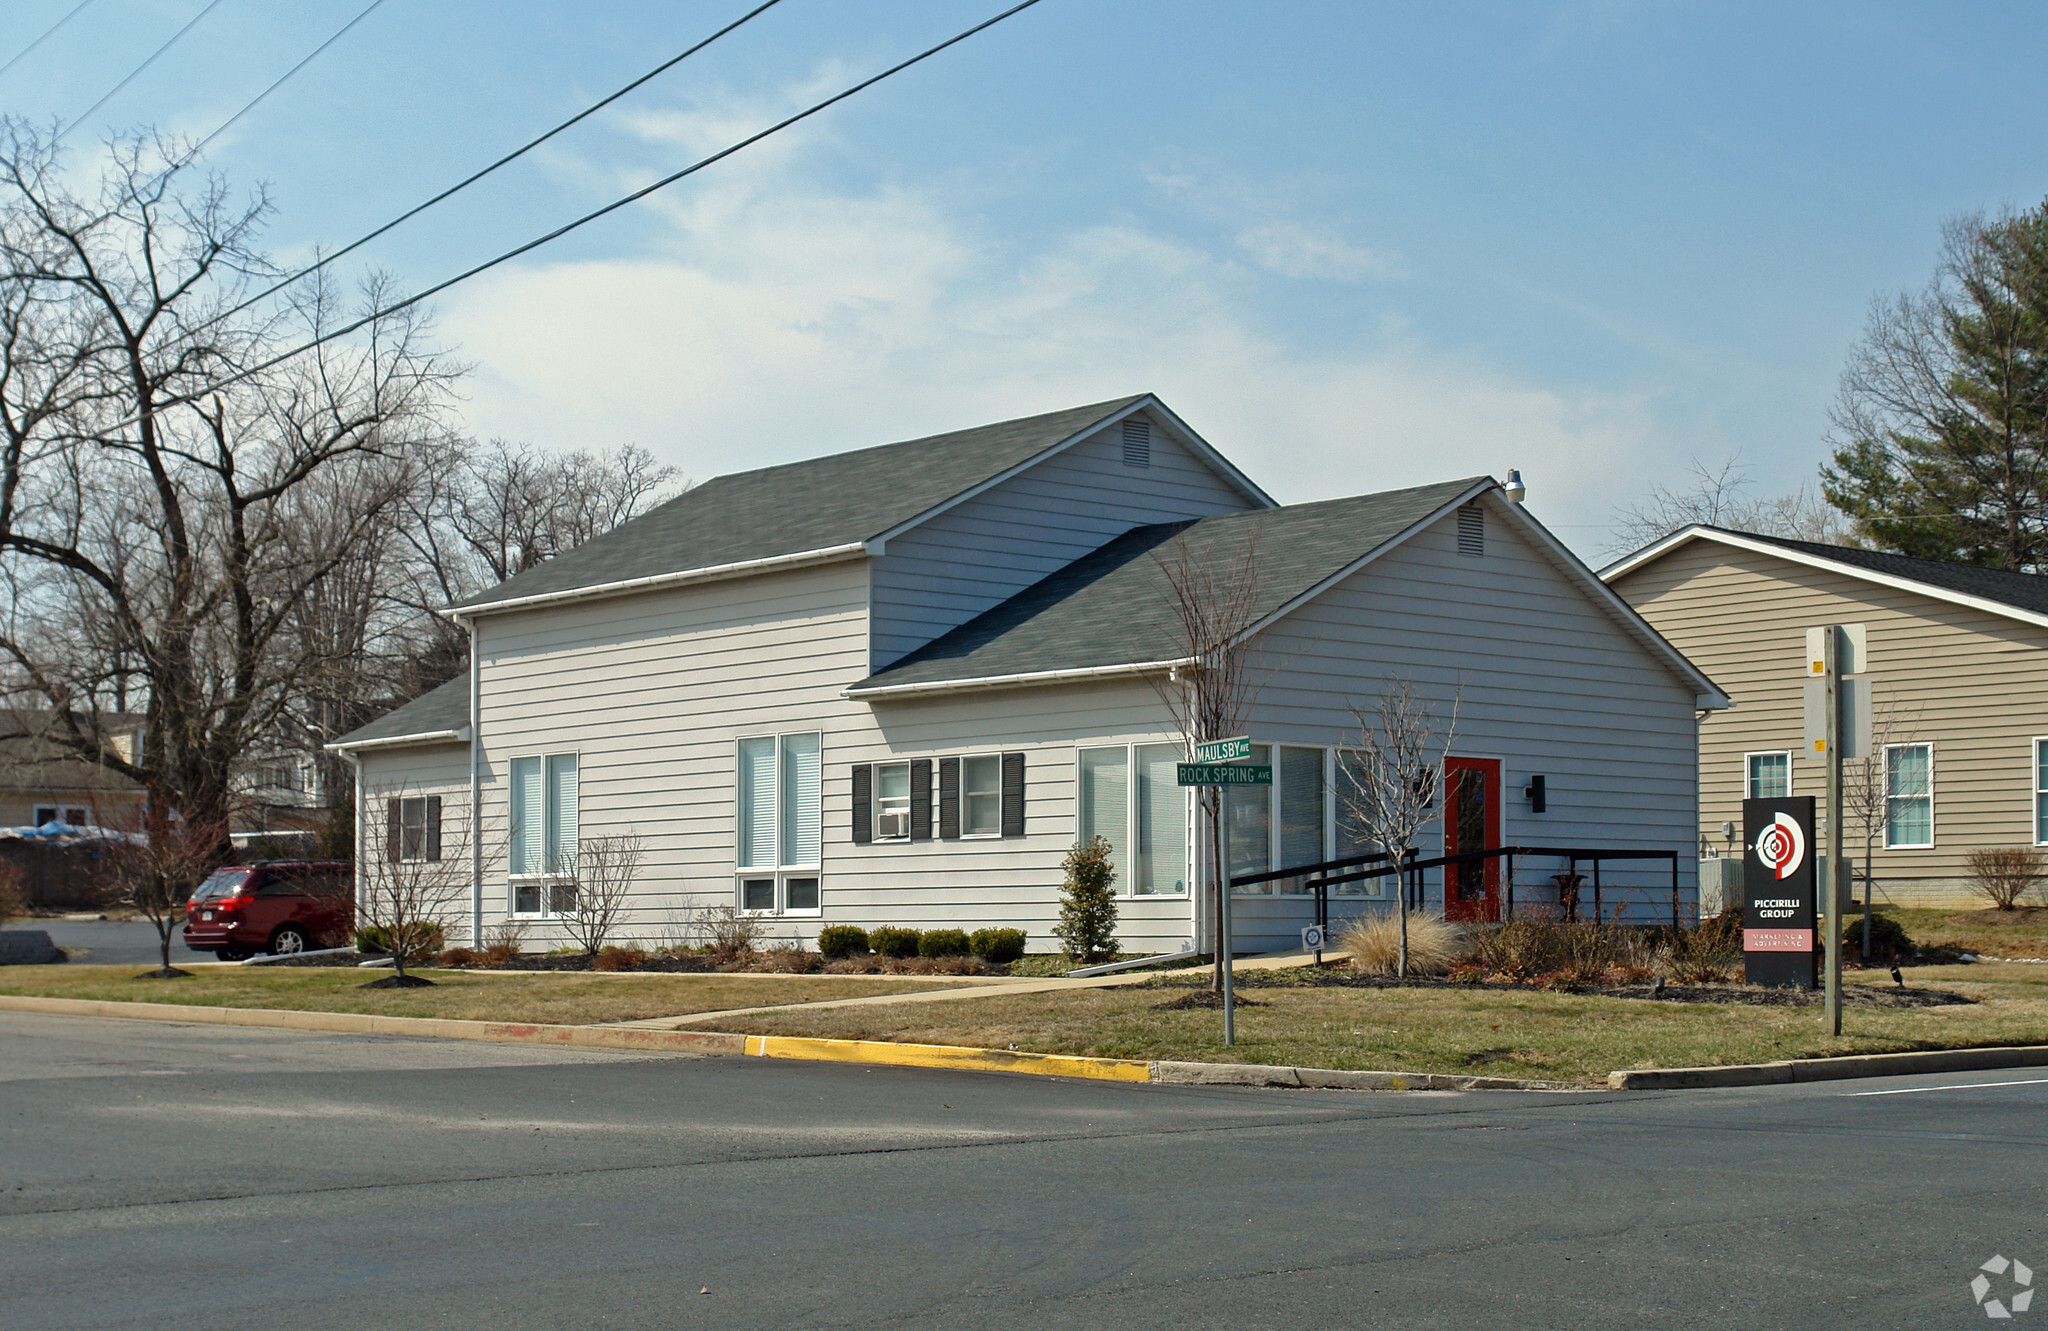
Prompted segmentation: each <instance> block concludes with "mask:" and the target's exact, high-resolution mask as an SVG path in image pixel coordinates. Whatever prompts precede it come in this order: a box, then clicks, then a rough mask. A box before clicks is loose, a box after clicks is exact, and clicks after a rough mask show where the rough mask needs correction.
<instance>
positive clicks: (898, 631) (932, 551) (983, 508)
mask: <svg viewBox="0 0 2048 1331" xmlns="http://www.w3.org/2000/svg"><path fill="white" fill-rule="evenodd" d="M1150 437H1151V443H1150V448H1149V452H1148V455H1147V456H1148V461H1147V465H1146V466H1145V467H1144V468H1142V469H1140V468H1135V467H1128V466H1125V465H1124V445H1123V431H1122V422H1119V423H1118V424H1116V425H1112V426H1109V427H1107V428H1105V429H1103V430H1100V431H1098V432H1097V433H1096V434H1095V435H1093V436H1091V437H1090V438H1088V439H1084V440H1082V441H1081V442H1079V443H1077V444H1075V445H1073V446H1072V447H1071V448H1069V449H1067V450H1066V451H1065V452H1063V453H1061V454H1060V455H1059V456H1057V457H1053V458H1048V459H1047V460H1045V461H1044V462H1041V463H1039V464H1038V465H1037V466H1034V467H1032V468H1031V469H1030V470H1028V471H1025V472H1023V473H1021V474H1019V475H1017V476H1014V477H1012V478H1010V479H1009V480H1007V481H1005V482H1003V483H1002V484H1001V485H999V486H996V487H995V488H994V489H992V490H989V491H987V492H986V493H984V494H980V495H977V496H975V497H974V498H972V499H969V500H967V501H965V502H964V503H961V504H958V505H956V506H954V507H953V508H950V509H948V510H946V511H945V512H944V513H940V514H937V515H935V516H933V517H931V518H929V519H927V520H926V521H924V522H923V523H920V524H919V525H918V526H916V527H914V528H912V529H911V530H910V531H908V532H905V533H904V534H902V535H901V536H897V537H894V538H892V539H891V540H890V541H889V544H888V548H887V550H886V552H885V553H884V554H883V555H882V557H881V558H879V559H877V560H875V561H874V565H873V569H874V572H873V586H874V602H873V604H874V621H873V626H872V649H871V650H872V654H871V662H872V668H873V669H876V670H879V669H881V668H882V667H883V666H886V665H888V664H889V663H891V662H892V661H895V660H897V659H898V658H899V657H901V656H903V655H904V654H905V653H907V652H910V651H913V650H915V649H917V648H919V647H922V646H923V645H924V644H926V643H928V642H930V641H931V640H932V639H934V638H936V637H938V636H939V635H940V634H942V633H944V632H946V631H947V630H948V629H951V628H954V627H956V626H957V625H960V624H964V623H966V622H967V621H968V620H970V619H972V618H974V616H976V615H978V614H980V613H981V612H982V611H984V610H987V609H989V608H990V607H991V606H994V605H996V604H998V603H1000V602H1002V601H1004V600H1006V599H1008V598H1009V597H1011V596H1014V595H1016V594H1017V593H1018V592H1020V591H1023V590H1024V589H1025V588H1026V587H1029V586H1030V585H1031V584H1032V583H1034V582H1037V581H1038V580H1039V579H1040V578H1042V577H1044V576H1046V575H1047V574H1048V573H1053V572H1056V571H1058V570H1059V569H1062V568H1064V567H1066V566H1067V565H1068V564H1070V563H1072V562H1073V561H1074V560H1076V559H1079V558H1080V557H1081V556H1082V555H1085V554H1087V553H1088V552H1089V551H1091V550H1095V549H1097V548H1099V547H1101V546H1103V545H1105V544H1107V543H1108V542H1109V541H1112V540H1114V539H1115V538H1116V537H1118V536H1121V535H1123V534H1124V533H1125V532H1127V531H1129V530H1130V529H1131V528H1133V527H1139V526H1144V525H1146V524H1147V523H1154V522H1174V521H1179V520H1181V519H1185V518H1199V517H1207V516H1209V515H1210V514H1214V513H1235V512H1238V511H1240V510H1243V509H1247V508H1252V507H1254V506H1255V505H1254V504H1253V501H1251V500H1250V499H1247V498H1246V497H1245V496H1244V495H1242V494H1240V493H1239V492H1238V491H1237V490H1236V489H1234V488H1233V487H1232V486H1230V485H1229V484H1228V483H1227V482H1225V481H1224V480H1223V478H1222V477H1221V476H1219V475H1217V474H1216V473H1215V472H1214V471H1211V470H1210V469H1209V466H1208V464H1206V463H1204V462H1202V461H1201V460H1200V459H1199V458H1197V457H1196V456H1195V455H1194V454H1193V453H1191V452H1190V451H1188V449H1187V448H1185V447H1184V446H1182V445H1181V444H1180V443H1179V442H1178V441H1176V440H1174V439H1173V438H1172V437H1171V436H1169V435H1168V433H1167V432H1166V431H1165V430H1164V429H1160V428H1156V427H1155V428H1153V429H1152V430H1151V431H1150Z"/></svg>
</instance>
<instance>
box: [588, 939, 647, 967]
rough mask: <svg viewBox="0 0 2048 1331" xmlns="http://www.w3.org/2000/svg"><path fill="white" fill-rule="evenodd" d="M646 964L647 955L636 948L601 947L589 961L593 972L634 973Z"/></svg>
mask: <svg viewBox="0 0 2048 1331" xmlns="http://www.w3.org/2000/svg"><path fill="white" fill-rule="evenodd" d="M646 964H647V954H646V953H645V952H644V951H642V950H641V949H639V948H637V947H619V946H616V945H615V946H612V947H603V948H599V949H598V952H597V955H596V956H594V957H592V958H591V959H590V969H592V970H594V971H636V970H639V969H640V968H641V967H642V966H644V965H646Z"/></svg>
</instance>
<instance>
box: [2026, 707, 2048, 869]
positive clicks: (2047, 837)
mask: <svg viewBox="0 0 2048 1331" xmlns="http://www.w3.org/2000/svg"><path fill="white" fill-rule="evenodd" d="M2044 761H2048V735H2036V736H2034V742H2033V744H2032V745H2030V746H2029V747H2028V750H2027V787H2028V789H2030V790H2032V791H2033V792H2034V798H2033V801H2032V803H2031V804H2030V806H2029V807H2028V809H2027V816H2028V817H2029V818H2031V819H2033V823H2034V844H2035V845H2037V846H2048V773H2044V772H2043V771H2042V770H2041V764H2042V763H2043V762H2044Z"/></svg>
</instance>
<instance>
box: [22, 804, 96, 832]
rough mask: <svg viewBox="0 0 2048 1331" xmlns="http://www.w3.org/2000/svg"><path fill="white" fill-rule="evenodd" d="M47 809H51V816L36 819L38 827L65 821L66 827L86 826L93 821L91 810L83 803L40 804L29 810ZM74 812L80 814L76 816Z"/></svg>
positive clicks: (41, 810)
mask: <svg viewBox="0 0 2048 1331" xmlns="http://www.w3.org/2000/svg"><path fill="white" fill-rule="evenodd" d="M45 809H47V810H49V813H50V816H49V817H48V818H38V819H36V821H35V825H36V826H37V827H41V826H42V825H43V824H44V823H63V824H64V825H65V826H66V827H84V826H85V825H86V824H88V823H90V822H91V821H92V812H91V810H89V809H87V808H86V807H85V806H84V805H82V804H38V805H36V806H35V807H34V808H33V809H31V810H30V811H29V812H30V813H31V814H37V813H41V812H43V811H44V810H45ZM74 813H75V814H77V815H78V816H77V817H76V818H73V817H72V816H71V815H72V814H74Z"/></svg>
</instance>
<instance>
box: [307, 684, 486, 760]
mask: <svg viewBox="0 0 2048 1331" xmlns="http://www.w3.org/2000/svg"><path fill="white" fill-rule="evenodd" d="M468 725H469V674H468V672H466V671H465V672H464V673H462V674H460V675H457V676H456V677H455V678H454V679H451V680H449V681H448V682H447V683H446V684H443V685H442V686H441V687H439V688H437V689H429V690H427V691H426V692H425V693H422V694H421V695H420V696H419V697H417V698H414V699H413V700H412V701H411V702H409V703H407V704H405V706H403V707H400V708H397V709H395V710H393V711H389V712H386V713H385V714H384V715H382V716H380V717H378V718H377V719H376V720H375V721H372V722H370V724H368V725H366V726H361V727H359V728H357V729H355V730H351V731H350V732H349V733H348V734H346V735H343V736H342V737H341V738H340V739H338V740H336V741H334V742H335V743H336V744H344V745H356V744H363V743H367V742H368V741H370V740H376V739H396V738H398V737H399V736H400V735H432V734H437V733H439V732H441V731H444V730H462V729H464V728H465V727H467V726H468Z"/></svg>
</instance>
